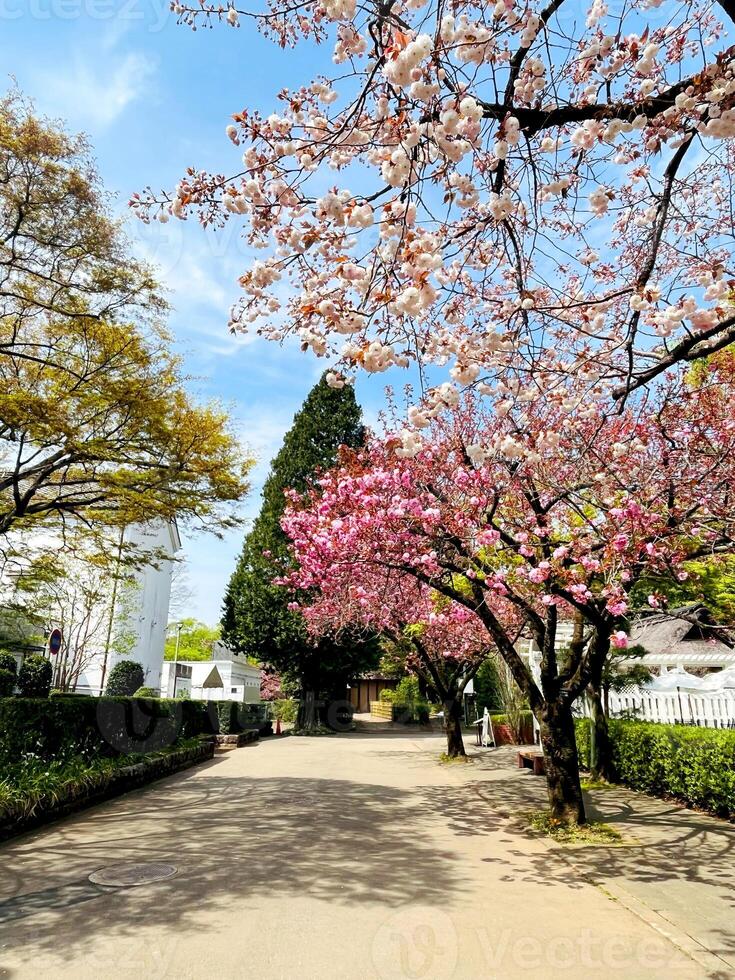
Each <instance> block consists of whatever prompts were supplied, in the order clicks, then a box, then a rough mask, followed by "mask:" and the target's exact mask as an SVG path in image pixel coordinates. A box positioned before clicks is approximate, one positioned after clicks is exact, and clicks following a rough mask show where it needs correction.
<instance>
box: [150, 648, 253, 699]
mask: <svg viewBox="0 0 735 980" xmlns="http://www.w3.org/2000/svg"><path fill="white" fill-rule="evenodd" d="M174 668H175V669H174ZM180 691H186V692H187V694H188V695H189V697H190V698H192V699H193V700H194V701H240V702H242V703H244V704H257V703H258V702H259V701H260V668H259V667H253V665H252V664H249V663H248V662H247V660H246V658H245V657H244V656H243V655H242V654H238V653H235V651H234V650H230V648H229V647H228V646H227V645H226V644H224V643H222V642H221V641H220V640H217V641H216V642H215V643H214V644H213V647H212V659H211V660H179V661H177V662H176V663H174V661H172V660H165V661H164V662H163V667H162V670H161V697H164V698H173V697H176V696H177V695H178V694H179V692H180Z"/></svg>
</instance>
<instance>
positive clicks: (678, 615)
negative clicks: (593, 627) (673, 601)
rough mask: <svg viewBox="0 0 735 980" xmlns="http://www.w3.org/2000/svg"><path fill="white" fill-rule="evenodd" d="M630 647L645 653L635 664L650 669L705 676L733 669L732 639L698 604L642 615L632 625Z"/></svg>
mask: <svg viewBox="0 0 735 980" xmlns="http://www.w3.org/2000/svg"><path fill="white" fill-rule="evenodd" d="M630 643H631V645H632V646H633V645H638V646H642V647H643V648H644V650H645V651H646V653H645V656H643V657H641V658H638V659H636V661H635V662H636V663H641V664H644V665H645V666H646V667H649V668H652V669H655V668H661V667H685V668H687V669H689V670H698V671H699V672H700V673H708V672H709V671H712V670H722V669H724V668H727V667H733V666H735V637H734V636H733V634H732V633H731V632H730V631H729V630H728V629H727V628H725V627H723V626H721V625H720V624H718V623H717V622H716V621H715V619H714V618H713V617H712V614H711V613H710V611H709V609H708V608H707V606H705V605H704V604H702V603H699V602H695V603H691V604H690V605H687V606H680V607H678V608H676V609H667V610H666V611H665V612H651V613H649V614H644V615H643V616H641V617H640V619H638V620H636V622H634V623H633V625H632V628H631V631H630ZM631 662H632V661H631Z"/></svg>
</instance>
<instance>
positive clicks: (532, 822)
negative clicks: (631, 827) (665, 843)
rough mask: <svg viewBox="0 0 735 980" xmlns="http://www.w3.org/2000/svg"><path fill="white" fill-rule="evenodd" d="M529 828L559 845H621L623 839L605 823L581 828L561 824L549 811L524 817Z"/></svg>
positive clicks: (586, 825)
mask: <svg viewBox="0 0 735 980" xmlns="http://www.w3.org/2000/svg"><path fill="white" fill-rule="evenodd" d="M524 816H525V820H526V823H527V826H528V827H529V828H530V829H531V830H534V831H536V833H539V834H544V835H545V836H546V837H551V839H552V840H554V841H556V842H557V843H558V844H620V843H621V842H622V837H621V836H620V834H619V833H618V832H617V830H613V828H612V827H610V826H608V825H607V824H605V823H596V822H594V821H590V822H589V823H585V824H582V825H581V826H580V827H575V826H571V825H569V824H562V823H559V822H558V821H557V820H554V819H553V817H552V816H551V814H550V813H549V811H548V810H535V811H532V812H531V813H527V814H525V815H524Z"/></svg>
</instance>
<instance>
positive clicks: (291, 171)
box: [132, 0, 735, 408]
mask: <svg viewBox="0 0 735 980" xmlns="http://www.w3.org/2000/svg"><path fill="white" fill-rule="evenodd" d="M175 9H176V10H177V11H178V13H179V16H180V18H181V20H183V21H184V22H186V23H188V24H190V25H192V26H197V25H201V24H203V23H204V22H207V23H209V22H211V21H216V20H220V21H222V22H224V24H225V28H226V27H227V25H228V24H229V26H230V27H231V28H239V27H240V26H241V25H242V26H243V33H244V32H245V30H246V29H247V28H246V27H245V25H246V24H247V25H248V26H249V25H250V24H252V23H253V22H255V23H256V24H258V25H259V26H260V28H261V29H262V30H263V31H264V32H265V33H266V34H267V35H269V36H271V37H273V39H274V40H276V41H277V42H279V43H280V44H281V45H291V44H296V43H297V42H299V41H301V40H302V39H303V40H305V41H306V43H313V42H317V44H321V45H323V47H322V49H321V50H323V51H324V54H323V58H322V60H317V61H316V63H315V65H314V69H315V71H314V75H313V76H312V77H311V78H308V77H305V78H304V84H303V85H302V86H301V87H297V88H294V89H290V90H288V89H284V90H282V91H281V92H279V93H278V94H277V97H276V99H277V101H276V100H275V99H274V104H273V110H272V111H271V112H270V113H268V112H266V113H264V114H262V115H261V113H260V112H258V111H253V109H252V108H245V109H240V106H239V105H235V106H233V109H236V110H237V111H235V113H234V115H233V119H232V122H231V123H230V125H229V126H228V127H227V136H228V137H229V139H230V140H231V141H232V143H234V144H235V145H236V146H237V147H238V148H239V149H238V155H239V154H242V157H241V161H240V160H239V159H238V160H237V161H236V162H233V164H232V165H231V166H230V167H227V166H226V165H225V166H223V167H222V168H221V169H220V170H219V171H218V173H216V174H210V173H206V172H204V171H202V170H200V169H198V168H197V169H195V168H194V167H192V168H190V169H189V170H187V171H186V173H185V175H184V177H183V178H182V179H181V180H180V182H179V183H178V185H177V186H176V189H175V190H174V191H173V192H172V193H163V194H154V193H152V192H150V191H146V192H145V193H144V194H143V195H141V196H137V197H136V198H135V199H134V200H133V202H132V204H133V206H134V207H135V208H136V210H137V211H138V213H139V214H140V215H141V216H142V217H143V218H144V219H146V220H151V219H156V218H157V219H159V220H162V221H165V220H168V219H169V217H170V216H172V215H173V216H175V217H176V218H186V217H187V216H189V215H190V214H196V215H198V216H199V217H200V218H201V220H202V221H203V222H204V223H205V224H210V223H215V224H219V223H222V222H223V221H225V220H235V221H241V222H243V225H244V229H245V234H246V236H247V239H248V241H249V242H250V244H252V245H254V246H256V247H257V248H258V253H257V254H258V258H257V259H256V260H254V261H253V262H252V263H251V264H250V265H249V266H248V267H247V268H246V269H245V270H244V272H243V275H242V277H241V284H242V287H243V298H242V300H241V302H240V303H239V304H238V305H237V307H236V308H235V309H234V311H233V314H232V323H231V325H232V329H234V330H238V331H239V330H250V329H252V328H253V326H257V329H258V330H259V332H261V333H262V334H264V335H265V336H268V337H271V338H273V339H274V340H281V339H283V337H285V336H290V335H296V336H298V337H299V338H300V340H301V342H302V344H303V345H304V346H305V347H309V348H311V349H312V350H313V351H315V352H316V353H317V354H319V355H323V354H327V355H330V356H334V357H335V358H337V359H338V361H339V364H340V367H341V369H343V370H345V371H348V372H350V371H352V370H354V369H358V368H364V369H365V370H367V371H371V372H380V371H384V370H385V369H386V368H388V367H391V366H393V365H406V364H408V363H410V362H411V361H418V362H420V363H422V364H427V363H434V364H439V365H445V364H447V363H448V364H449V367H450V374H451V378H452V380H451V382H448V387H446V388H444V387H441V386H440V387H438V388H436V389H434V390H433V391H431V392H429V402H430V407H431V408H433V407H437V406H438V407H439V408H441V403H442V402H445V401H447V400H449V399H455V398H456V390H454V387H455V386H465V385H472V386H473V387H475V388H476V389H477V390H480V391H486V390H487V385H488V382H492V380H493V378H496V377H500V379H501V380H503V381H504V382H505V383H510V384H511V385H517V386H520V388H521V389H522V391H523V392H524V393H526V394H528V393H530V394H531V395H532V394H533V393H534V392H535V391H538V390H547V391H553V390H555V389H556V387H557V385H559V384H560V383H562V382H563V381H564V379H565V378H568V377H569V376H570V375H571V376H573V377H574V378H575V383H576V385H577V387H578V391H579V393H580V394H584V393H585V392H587V393H595V394H596V395H599V396H601V397H603V398H605V399H606V400H608V402H609V399H610V397H612V398H613V400H614V401H616V402H617V403H618V404H621V403H623V402H624V401H625V400H626V398H627V397H628V396H629V395H630V393H631V392H632V391H634V390H636V389H639V388H640V387H642V386H645V385H647V384H649V383H650V382H651V381H652V380H653V379H655V378H657V377H659V376H660V375H661V374H662V372H664V371H665V370H666V369H667V368H669V367H670V366H671V365H673V364H676V363H677V362H681V361H687V360H691V359H695V358H699V357H702V356H704V355H706V354H708V353H711V352H712V351H715V350H718V349H720V348H722V347H723V346H725V345H726V344H729V343H730V342H732V341H733V340H734V339H735V315H734V314H733V310H732V307H731V306H730V304H729V303H728V296H729V294H730V291H731V289H732V278H733V268H732V261H731V253H732V236H733V219H732V210H731V199H732V186H731V185H732V172H733V142H732V141H733V137H735V59H734V57H733V47H732V43H733V18H735V4H733V3H732V0H719V2H714V3H713V2H709V0H691V2H688V3H684V4H679V5H674V4H669V3H665V4H661V3H660V2H655V0H654V2H648V0H633V2H631V3H626V4H622V5H620V4H617V5H608V4H607V3H605V2H604V0H592V2H590V3H588V4H587V5H586V10H585V9H584V8H583V9H580V8H579V7H578V6H577V5H572V4H570V3H569V2H568V0H567V2H564V0H549V2H546V0H541V2H532V3H530V4H518V3H516V2H514V0H500V2H498V3H490V4H486V3H481V2H479V0H467V2H464V3H462V4H460V5H453V6H451V7H448V6H446V5H445V4H444V3H439V2H437V0H424V2H422V0H399V2H392V0H390V2H388V3H382V2H380V3H379V2H365V3H360V4H357V3H355V2H354V0H305V2H303V3H298V4H294V3H291V2H289V0H272V2H271V3H269V4H268V5H267V9H266V10H265V11H263V12H259V11H248V10H246V9H243V10H240V8H239V7H238V6H237V5H236V4H235V3H232V4H230V5H229V6H227V7H224V6H222V5H220V4H212V3H207V2H205V0H202V2H201V3H194V4H190V3H188V2H187V0H183V2H181V3H177V5H176V8H175ZM246 14H247V18H246V17H245V15H246ZM325 49H326V50H325ZM316 51H317V59H318V51H319V48H317V49H316ZM330 55H331V58H332V62H333V63H334V64H332V63H330V60H329V56H330ZM335 65H336V67H335ZM225 159H226V157H225ZM223 173H229V176H223ZM286 281H287V282H288V284H289V288H288V290H286V291H285V292H286V299H285V300H283V301H282V300H281V299H280V295H276V293H275V291H274V289H273V288H272V287H273V285H274V284H275V283H277V282H280V283H281V285H280V287H279V290H278V292H279V294H282V293H283V292H284V289H283V283H284V282H286ZM529 371H530V374H531V378H530V379H529V377H528V372H529ZM519 373H520V375H521V376H519ZM515 393H516V394H517V392H515Z"/></svg>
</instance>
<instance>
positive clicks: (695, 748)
mask: <svg viewBox="0 0 735 980" xmlns="http://www.w3.org/2000/svg"><path fill="white" fill-rule="evenodd" d="M609 724H610V741H611V746H612V756H613V766H614V769H615V773H616V775H617V778H618V779H619V781H620V782H621V783H625V784H626V785H627V786H631V787H632V788H633V789H638V790H642V791H643V792H646V793H651V794H652V795H654V796H667V797H669V796H671V797H674V798H675V799H678V800H681V801H682V802H683V803H688V804H691V805H692V806H697V807H700V808H701V809H704V810H709V811H710V813H714V814H716V815H717V816H720V817H729V818H730V819H733V818H735V731H733V730H727V729H717V728H695V727H690V726H688V725H659V724H656V723H654V722H648V721H623V720H622V719H611V720H610V723H609ZM576 727H577V749H578V751H579V759H580V763H581V764H582V765H584V766H589V721H588V719H586V718H582V719H579V720H578V721H577V723H576Z"/></svg>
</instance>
